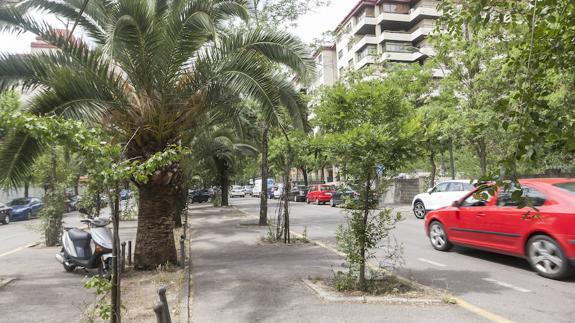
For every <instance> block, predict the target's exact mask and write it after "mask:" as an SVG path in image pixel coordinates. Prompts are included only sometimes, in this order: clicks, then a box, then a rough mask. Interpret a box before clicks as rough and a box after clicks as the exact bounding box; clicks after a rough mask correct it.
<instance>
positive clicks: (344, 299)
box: [303, 279, 444, 305]
mask: <svg viewBox="0 0 575 323" xmlns="http://www.w3.org/2000/svg"><path fill="white" fill-rule="evenodd" d="M303 283H304V284H305V285H306V286H307V287H309V288H310V289H312V290H313V291H314V292H316V293H317V294H318V296H319V297H320V298H321V299H323V300H326V301H328V302H335V303H362V304H390V305H391V304H392V305H438V304H443V303H444V302H443V301H442V300H440V299H431V298H423V299H421V298H407V297H388V296H341V295H338V294H335V293H332V292H329V291H326V290H325V289H324V288H321V287H320V286H318V285H317V284H314V283H313V282H312V281H310V280H308V279H304V280H303Z"/></svg>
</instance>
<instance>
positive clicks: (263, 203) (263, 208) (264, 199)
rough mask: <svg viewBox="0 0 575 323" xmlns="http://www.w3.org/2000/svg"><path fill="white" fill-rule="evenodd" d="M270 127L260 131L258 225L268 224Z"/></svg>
mask: <svg viewBox="0 0 575 323" xmlns="http://www.w3.org/2000/svg"><path fill="white" fill-rule="evenodd" d="M269 131H270V127H269V126H265V128H264V131H263V133H262V165H261V166H262V167H261V171H262V172H261V173H262V191H261V193H260V221H259V225H268V148H269V147H268V135H269Z"/></svg>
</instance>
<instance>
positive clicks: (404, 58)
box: [383, 51, 426, 63]
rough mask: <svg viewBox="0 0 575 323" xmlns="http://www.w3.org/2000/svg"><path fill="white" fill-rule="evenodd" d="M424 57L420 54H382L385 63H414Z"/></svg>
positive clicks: (388, 52)
mask: <svg viewBox="0 0 575 323" xmlns="http://www.w3.org/2000/svg"><path fill="white" fill-rule="evenodd" d="M425 56H426V55H425V54H423V53H421V52H390V51H387V52H384V53H383V59H384V60H386V61H396V62H409V63H411V62H415V61H418V60H420V59H422V58H424V57H425Z"/></svg>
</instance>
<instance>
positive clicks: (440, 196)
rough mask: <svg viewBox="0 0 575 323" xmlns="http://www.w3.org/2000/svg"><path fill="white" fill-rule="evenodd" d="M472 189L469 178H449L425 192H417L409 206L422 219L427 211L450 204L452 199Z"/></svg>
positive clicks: (454, 199)
mask: <svg viewBox="0 0 575 323" xmlns="http://www.w3.org/2000/svg"><path fill="white" fill-rule="evenodd" d="M473 189H474V186H473V184H471V183H470V181H469V180H450V181H445V182H441V183H439V184H437V185H435V187H433V188H430V189H429V190H427V192H426V193H421V194H417V195H416V196H415V197H414V198H413V201H412V202H411V206H412V208H413V214H414V215H415V217H416V218H418V219H423V218H424V217H425V214H426V213H427V212H429V211H432V210H436V209H439V208H441V207H444V206H448V205H451V203H453V201H456V200H458V199H460V198H461V197H463V196H465V195H467V194H468V193H469V192H471V191H472V190H473Z"/></svg>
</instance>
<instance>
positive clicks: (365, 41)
mask: <svg viewBox="0 0 575 323" xmlns="http://www.w3.org/2000/svg"><path fill="white" fill-rule="evenodd" d="M378 43H379V42H378V40H377V37H375V35H366V36H363V37H362V38H361V39H360V40H359V41H358V42H357V43H355V44H354V45H353V47H352V48H351V51H350V52H351V53H354V54H355V53H357V52H358V51H360V50H361V49H362V48H364V47H365V46H367V45H377V44H378Z"/></svg>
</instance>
